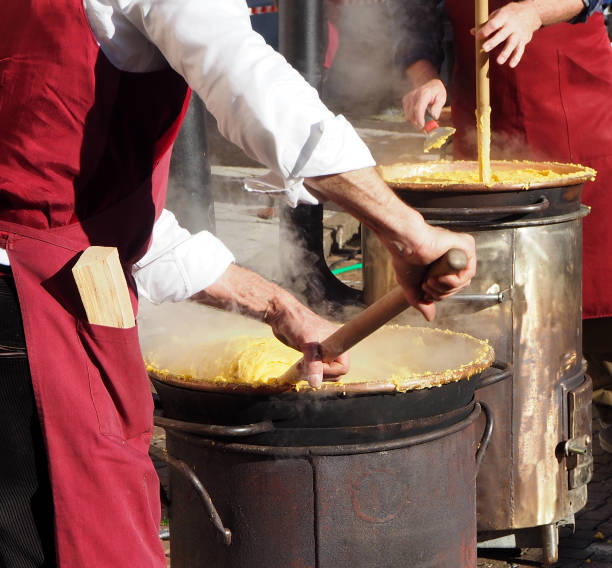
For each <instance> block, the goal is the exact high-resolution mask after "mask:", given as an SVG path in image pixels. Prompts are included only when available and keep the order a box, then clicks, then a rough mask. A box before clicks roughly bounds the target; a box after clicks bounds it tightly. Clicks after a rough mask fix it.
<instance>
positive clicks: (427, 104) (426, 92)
mask: <svg viewBox="0 0 612 568" xmlns="http://www.w3.org/2000/svg"><path fill="white" fill-rule="evenodd" d="M445 102H446V89H445V88H444V83H442V81H441V80H440V79H430V80H429V81H427V82H426V83H424V84H423V85H421V86H420V87H417V88H416V89H413V90H411V91H409V92H408V93H406V94H405V95H404V96H403V97H402V107H403V109H404V116H405V117H406V121H407V122H410V123H411V124H413V125H414V126H416V127H417V128H418V129H419V130H423V128H424V127H425V112H426V111H427V109H429V113H430V114H431V116H433V117H434V118H435V119H436V120H437V119H438V118H439V117H440V112H441V111H442V107H443V106H444V103H445Z"/></svg>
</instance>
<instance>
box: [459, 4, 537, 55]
mask: <svg viewBox="0 0 612 568" xmlns="http://www.w3.org/2000/svg"><path fill="white" fill-rule="evenodd" d="M541 27H542V19H541V18H540V14H539V12H538V10H537V8H536V6H535V4H534V3H533V2H532V1H531V0H523V1H521V2H510V3H509V4H506V5H505V6H503V7H502V8H499V9H498V10H495V11H494V12H491V14H490V15H489V19H488V21H487V22H486V23H485V24H483V25H482V26H481V27H480V30H478V33H477V34H476V30H475V28H472V30H471V32H472V34H473V35H474V34H475V35H476V37H477V38H478V39H480V40H482V41H483V43H482V49H483V50H484V51H486V52H487V53H488V52H490V51H491V50H492V49H494V48H496V47H497V46H498V45H502V44H503V48H502V50H501V52H500V54H499V55H498V56H497V59H496V61H497V63H499V64H500V65H503V64H504V63H506V61H508V65H509V66H510V67H516V66H517V65H518V63H519V61H520V60H521V57H523V53H524V52H525V46H526V45H527V44H528V43H529V42H530V41H531V38H532V37H533V33H534V32H535V31H536V30H538V29H540V28H541Z"/></svg>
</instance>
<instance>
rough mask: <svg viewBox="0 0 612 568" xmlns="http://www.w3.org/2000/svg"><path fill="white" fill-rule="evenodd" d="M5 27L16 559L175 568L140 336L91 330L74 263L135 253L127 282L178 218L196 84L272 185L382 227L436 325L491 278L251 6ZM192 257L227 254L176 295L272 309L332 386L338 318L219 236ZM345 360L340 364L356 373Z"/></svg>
mask: <svg viewBox="0 0 612 568" xmlns="http://www.w3.org/2000/svg"><path fill="white" fill-rule="evenodd" d="M3 16H4V18H3V21H2V22H0V84H2V88H1V89H0V128H1V129H2V131H3V136H2V137H0V250H3V251H4V252H3V257H2V258H0V264H7V263H10V266H11V268H10V270H6V271H5V274H4V275H2V274H1V271H0V280H1V281H2V283H3V286H4V285H5V286H4V288H3V289H5V290H6V297H7V298H8V300H9V305H8V307H7V308H6V315H7V316H8V315H9V313H10V315H11V320H10V321H9V320H8V318H5V319H4V321H3V324H2V326H0V332H4V331H6V330H8V331H10V332H11V333H12V331H13V329H14V330H15V331H16V334H15V337H14V338H10V337H9V338H8V339H10V341H11V344H12V343H14V342H15V341H16V342H17V343H18V345H14V350H13V353H11V355H12V356H13V358H14V359H17V360H18V361H19V369H20V370H19V372H16V371H15V370H14V369H15V367H14V366H13V365H12V363H11V362H10V361H9V360H8V358H4V359H3V358H0V381H1V384H2V387H1V388H2V394H3V396H0V403H1V405H0V419H4V420H8V418H7V417H10V428H9V427H8V425H7V427H6V428H5V427H0V446H2V447H3V448H4V449H5V452H6V453H5V456H4V457H5V459H4V460H3V462H2V463H1V464H0V468H4V469H0V511H4V512H7V511H8V512H9V514H8V515H6V514H5V515H4V517H0V531H1V533H2V535H6V537H5V538H3V539H0V559H2V560H3V561H5V563H8V564H9V565H11V566H16V567H19V568H26V567H27V568H30V567H34V566H53V565H54V561H57V565H59V566H96V567H97V568H107V567H108V568H117V566H147V568H149V567H152V566H156V567H160V568H161V567H162V566H164V565H165V561H164V556H163V551H162V550H161V547H160V546H159V542H158V538H157V528H158V527H157V523H158V520H159V502H158V499H159V495H158V486H157V481H156V477H155V471H154V469H153V467H152V464H151V462H150V460H149V459H148V457H147V449H148V441H149V439H150V429H151V406H150V405H151V401H150V392H149V387H148V384H147V378H146V375H145V373H144V369H143V368H142V359H141V357H140V352H139V349H138V342H137V334H136V330H135V329H134V328H132V329H127V330H126V329H119V328H107V327H105V326H92V325H89V324H88V322H86V321H83V318H82V315H81V314H80V313H79V306H78V304H76V303H75V300H74V297H73V296H72V295H71V293H72V292H73V288H74V286H72V288H71V287H70V286H69V284H70V283H71V281H70V279H69V278H67V277H66V274H69V270H66V269H67V268H69V267H70V266H71V263H73V262H74V260H75V258H76V256H77V255H78V254H79V253H80V251H82V250H84V249H85V248H87V246H89V244H91V243H96V244H106V245H112V246H117V248H118V249H119V254H120V259H121V261H122V263H123V265H124V269H127V268H128V267H129V266H131V265H132V264H133V263H134V262H136V261H137V260H138V258H139V257H141V256H142V253H143V252H144V250H143V249H144V245H145V243H146V242H147V240H148V238H149V236H150V232H151V227H152V226H153V220H154V219H155V216H156V212H159V211H160V210H161V206H162V201H163V199H162V196H163V191H164V183H165V181H166V177H167V164H168V162H169V150H170V147H171V143H172V140H173V137H174V136H175V134H176V127H177V122H178V119H177V117H178V116H180V109H181V101H184V99H185V91H186V89H185V81H186V82H187V84H188V85H189V86H190V87H191V88H192V89H194V90H195V91H197V93H198V95H199V96H200V97H201V98H202V100H203V101H204V102H205V104H206V106H207V108H208V109H209V110H210V112H211V113H212V114H213V115H214V116H215V118H216V120H217V123H218V125H219V129H220V131H221V133H222V134H223V135H224V136H226V137H227V138H228V139H229V140H231V141H232V142H234V143H236V144H237V145H238V146H239V147H240V148H242V149H243V150H244V151H245V152H246V153H247V154H249V155H250V156H251V157H252V158H254V159H256V160H257V161H259V162H261V163H262V164H264V165H265V166H266V167H268V168H269V169H270V174H269V175H267V176H266V177H265V179H262V180H258V181H257V184H258V185H260V186H261V185H264V186H266V187H267V188H271V189H276V190H277V191H278V192H280V193H283V194H284V195H285V196H286V198H287V199H288V200H289V201H290V202H291V203H298V202H304V203H317V202H320V201H324V200H331V201H334V202H335V203H337V204H338V205H340V206H341V207H342V208H343V209H344V210H346V211H347V212H349V213H351V214H353V215H354V216H355V217H357V218H358V219H359V220H360V221H361V222H363V223H364V224H365V225H367V226H368V227H369V228H370V229H371V230H373V231H374V233H375V234H376V235H377V236H378V237H379V238H380V240H381V241H382V243H383V244H384V245H385V246H386V247H387V248H388V249H389V251H390V253H391V255H392V261H393V266H394V268H395V271H396V277H397V281H398V283H399V284H400V285H401V286H402V287H403V289H404V291H405V294H406V297H407V299H408V300H409V301H410V303H411V304H412V305H413V306H415V307H416V308H417V309H418V310H420V311H421V312H422V313H423V315H424V316H425V317H426V318H427V319H431V318H433V316H434V314H435V306H434V303H433V302H434V301H437V300H440V299H443V298H445V297H447V296H448V295H450V294H452V293H454V292H456V291H457V290H459V289H461V288H462V287H464V286H466V285H467V284H468V283H469V281H470V279H471V278H472V276H473V275H474V273H475V267H476V258H475V250H474V241H473V239H472V238H471V237H470V236H469V235H464V234H456V233H452V232H449V231H445V230H443V229H440V228H436V227H432V226H430V225H427V224H426V223H425V222H424V220H423V218H422V216H421V215H420V214H419V213H418V212H416V211H415V210H413V209H411V208H409V207H408V206H407V205H405V204H404V203H403V202H402V201H401V200H400V199H399V198H398V197H397V196H395V194H394V193H393V192H392V191H391V190H390V189H389V188H388V186H387V185H386V184H385V183H384V182H383V180H382V179H381V178H380V176H379V175H378V174H377V172H376V170H375V169H374V167H373V166H374V161H373V159H372V157H371V155H370V153H369V151H368V149H367V148H366V146H365V145H364V144H363V142H362V141H361V140H360V139H359V137H358V136H357V134H356V133H355V131H354V130H353V128H352V127H351V126H350V124H349V123H348V122H347V121H346V120H345V119H344V118H343V117H342V116H334V115H333V113H331V112H330V111H329V110H328V109H327V108H326V107H325V106H324V105H323V104H322V103H321V101H320V100H319V98H318V95H317V93H316V91H315V90H314V89H312V88H311V87H310V86H308V85H307V84H306V82H305V81H304V80H303V79H302V78H301V76H300V75H299V74H298V73H297V72H296V71H295V70H294V69H292V68H291V67H290V66H289V65H287V63H286V62H285V60H284V59H283V58H282V57H281V56H280V55H279V54H278V53H276V52H275V51H274V50H273V49H272V48H270V47H269V46H267V45H266V43H265V42H264V40H263V38H261V36H259V35H257V34H256V33H254V32H253V31H252V29H251V26H250V18H249V10H248V8H247V6H246V3H245V2H244V1H243V0H66V1H65V2H63V3H62V5H61V6H60V7H58V6H56V5H54V4H52V3H50V2H48V1H47V0H30V1H29V2H27V3H22V2H21V1H20V0H4V2H3ZM251 183H252V184H255V182H251ZM160 221H163V219H162V218H160ZM177 237H178V238H177V239H176V241H175V242H174V243H173V244H171V245H170V246H169V248H167V250H165V251H164V252H162V254H160V255H156V253H155V252H154V251H150V254H151V255H153V256H155V257H156V258H157V261H156V262H157V263H158V266H166V268H167V267H168V265H166V264H165V260H167V257H168V256H170V257H172V256H174V257H175V258H176V257H177V256H180V254H181V251H180V249H181V248H183V249H185V248H188V247H189V246H190V244H189V242H188V241H190V240H191V238H189V239H184V238H183V237H181V235H180V231H179V232H178V233H177ZM193 244H194V245H195V246H196V247H197V248H200V247H201V246H202V245H203V244H204V245H206V246H204V247H202V248H203V249H205V250H209V251H210V252H208V253H203V252H202V253H201V255H200V256H199V257H200V258H203V259H206V262H210V265H208V266H207V267H206V269H205V271H204V272H205V274H204V277H201V275H200V276H196V274H198V269H195V270H194V271H193V273H191V274H190V276H189V281H190V282H193V283H195V284H194V286H193V287H190V286H187V287H186V286H185V285H184V282H185V281H184V280H183V281H181V279H178V280H175V281H174V283H173V284H171V283H170V281H171V280H173V279H172V278H170V276H169V275H170V274H171V273H172V272H173V269H171V270H166V269H164V270H162V274H161V276H159V278H161V280H163V279H166V280H167V282H168V290H166V292H164V294H167V296H168V297H172V298H173V299H182V298H184V297H189V296H190V295H193V294H198V295H199V296H200V299H202V300H204V301H207V302H208V303H211V304H213V305H220V306H227V305H228V304H229V303H230V302H236V303H237V304H238V305H240V306H241V309H242V310H243V311H245V312H246V313H250V314H251V315H255V316H258V317H263V316H264V315H266V313H267V317H266V318H265V319H266V320H267V321H269V323H270V324H271V325H272V326H273V329H274V331H275V333H277V335H278V336H279V337H282V338H283V339H284V340H285V341H287V343H289V344H290V345H293V346H294V347H296V348H298V349H302V350H303V351H304V355H305V359H307V360H308V361H310V364H308V365H307V366H306V369H305V373H306V374H307V375H309V378H310V380H311V382H313V383H314V384H317V383H318V382H320V380H321V375H322V373H323V372H325V368H323V367H322V365H321V363H320V361H317V360H316V357H315V353H316V346H317V342H318V341H320V340H321V339H322V337H320V334H321V333H323V331H324V326H325V324H324V323H322V320H321V319H320V318H318V316H315V315H314V314H312V312H310V311H309V310H306V308H304V307H303V306H301V305H299V304H298V303H297V302H296V300H295V299H293V298H292V297H291V296H290V295H289V294H288V293H287V292H284V291H281V290H279V288H278V287H277V286H275V285H271V284H269V283H266V282H265V281H263V279H259V278H258V277H257V276H256V275H253V274H252V273H250V272H249V273H245V272H244V271H243V270H242V269H241V268H240V267H237V266H236V265H235V264H232V263H231V260H230V257H229V256H228V254H227V253H226V252H225V251H223V248H222V246H221V245H220V243H218V242H217V241H216V240H214V239H209V238H208V237H205V236H201V237H197V236H196V237H194V241H193ZM451 248H459V249H462V250H464V251H465V252H466V254H467V257H468V264H467V266H466V268H465V269H463V270H462V271H460V272H459V273H453V274H443V275H441V276H435V277H434V276H431V275H429V274H428V273H427V269H428V266H429V265H430V264H431V263H432V262H433V261H435V260H436V259H438V258H439V257H441V256H442V255H443V254H444V253H445V252H447V251H448V250H449V249H451ZM187 257H188V258H190V259H193V258H196V257H195V256H191V254H188V255H187ZM190 262H191V261H187V264H189V263H190ZM145 264H146V262H145ZM143 266H144V265H143ZM181 266H183V267H184V266H186V265H185V263H183V262H179V263H178V264H175V267H177V270H178V271H180V269H181ZM13 275H14V278H13ZM206 275H208V276H206ZM153 280H156V281H157V280H158V276H155V277H153ZM72 284H73V282H72ZM201 287H204V289H203V290H202V289H200V290H198V288H201ZM132 291H133V290H132ZM0 300H4V297H2V295H0ZM4 315H5V314H4V313H3V316H4ZM21 321H23V325H21ZM327 325H330V324H327ZM328 329H329V328H328ZM322 330H323V331H322ZM15 338H17V339H16V340H15ZM4 340H5V338H4V337H3V336H2V335H0V343H1V342H2V341H4ZM17 340H18V341H17ZM26 344H27V351H26V349H25V345H26ZM345 362H346V359H342V358H340V359H339V360H337V361H336V362H335V369H334V368H332V367H334V364H332V365H331V366H329V367H328V368H327V370H328V371H329V372H330V374H332V375H333V374H334V373H336V374H337V373H338V372H342V370H343V369H344V364H345ZM12 393H15V394H18V393H21V394H20V398H19V404H21V405H22V406H21V407H17V400H16V399H15V398H14V397H13V394H12ZM26 395H27V396H26ZM5 410H6V411H7V412H10V414H8V413H7V412H5ZM22 410H23V411H22ZM13 419H14V420H13ZM17 439H19V443H16V440H17ZM9 451H10V452H12V453H10V454H9V453H8V452H9ZM33 495H35V496H36V499H32V496H33ZM15 504H16V505H15ZM53 527H54V528H53ZM5 558H6V560H5Z"/></svg>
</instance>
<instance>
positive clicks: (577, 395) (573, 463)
mask: <svg viewBox="0 0 612 568" xmlns="http://www.w3.org/2000/svg"><path fill="white" fill-rule="evenodd" d="M591 385H592V383H591V380H590V378H589V377H588V376H587V377H585V380H584V381H583V383H582V384H581V385H579V386H578V387H577V388H575V389H573V390H571V391H569V392H568V393H567V394H568V410H569V421H568V427H569V428H568V433H569V436H568V440H567V441H565V442H564V443H563V446H562V452H563V454H564V456H565V465H566V468H567V471H568V485H569V489H570V490H571V489H576V488H578V487H580V486H582V485H586V484H587V483H588V482H589V481H591V477H592V476H593V445H592V439H591V398H592V392H593V390H592V386H591Z"/></svg>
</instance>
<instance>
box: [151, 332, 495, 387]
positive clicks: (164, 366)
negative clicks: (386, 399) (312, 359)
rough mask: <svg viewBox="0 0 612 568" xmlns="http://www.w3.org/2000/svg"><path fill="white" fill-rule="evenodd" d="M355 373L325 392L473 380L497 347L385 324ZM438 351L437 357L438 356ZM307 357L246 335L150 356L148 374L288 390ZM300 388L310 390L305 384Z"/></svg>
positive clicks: (360, 353)
mask: <svg viewBox="0 0 612 568" xmlns="http://www.w3.org/2000/svg"><path fill="white" fill-rule="evenodd" d="M350 353H351V370H350V371H349V373H348V374H346V375H344V376H343V377H342V378H341V380H340V381H338V382H328V383H324V387H323V388H325V389H332V390H340V391H342V390H343V389H345V388H346V387H347V386H348V385H355V384H365V383H367V384H371V385H374V386H375V385H376V384H382V385H387V387H386V388H387V390H389V389H391V390H397V391H405V390H412V389H419V388H427V387H431V386H439V385H442V384H445V383H448V382H452V381H455V380H459V379H461V378H466V377H469V376H470V375H471V374H474V373H476V372H479V371H480V370H482V369H483V368H486V367H487V366H488V365H489V364H490V363H491V361H492V360H493V349H492V348H491V346H490V345H489V344H488V343H487V342H486V341H482V340H479V339H476V338H474V337H472V336H470V335H467V334H463V333H456V332H452V331H448V330H439V329H427V328H418V327H411V326H392V325H391V326H385V327H383V328H381V329H379V330H378V331H376V332H375V333H373V334H372V335H371V336H370V337H368V338H366V339H364V340H363V341H362V342H361V343H360V344H358V345H356V346H355V347H354V348H353V349H351V351H350ZM433 353H435V357H432V354H433ZM300 358H301V353H299V352H298V351H296V350H294V349H291V348H290V347H287V346H286V345H284V344H283V343H281V342H280V341H279V340H278V339H276V338H275V337H272V336H263V335H262V336H257V335H244V336H238V337H234V338H230V339H228V340H224V341H220V342H219V341H213V342H204V343H201V344H199V345H197V344H196V345H194V347H193V348H191V349H190V350H189V352H185V353H184V354H183V356H182V357H181V358H180V360H177V359H176V358H175V359H174V360H173V359H172V358H170V359H169V358H168V354H166V353H164V352H163V350H160V351H156V350H150V351H148V352H147V353H146V362H147V366H148V370H149V372H150V373H152V374H153V375H155V376H157V377H158V378H161V379H165V380H171V381H173V382H177V381H179V382H180V381H183V382H189V383H192V384H200V385H202V386H205V385H206V384H209V385H216V386H220V385H226V386H228V387H232V386H234V387H239V386H250V387H253V388H257V387H273V386H282V385H281V383H280V381H279V380H278V379H279V377H281V376H282V375H283V373H284V372H285V371H286V370H287V369H288V368H289V367H290V366H291V365H293V364H294V363H295V362H296V361H298V360H299V359H300ZM296 388H297V390H301V389H304V388H309V387H308V383H306V382H305V381H300V382H299V383H298V384H297V385H296Z"/></svg>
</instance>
